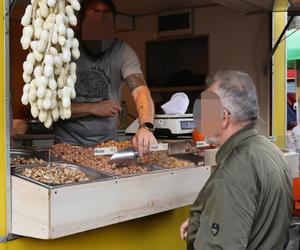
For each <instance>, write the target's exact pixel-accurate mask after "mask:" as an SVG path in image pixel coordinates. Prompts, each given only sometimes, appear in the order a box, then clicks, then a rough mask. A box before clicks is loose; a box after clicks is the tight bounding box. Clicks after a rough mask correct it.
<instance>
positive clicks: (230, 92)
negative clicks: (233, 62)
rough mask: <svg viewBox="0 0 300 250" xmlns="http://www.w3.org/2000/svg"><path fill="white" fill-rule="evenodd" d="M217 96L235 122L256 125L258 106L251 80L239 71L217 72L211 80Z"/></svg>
mask: <svg viewBox="0 0 300 250" xmlns="http://www.w3.org/2000/svg"><path fill="white" fill-rule="evenodd" d="M213 80H214V82H215V83H217V90H216V92H217V95H218V96H219V97H220V99H221V102H222V104H223V106H224V108H226V109H228V111H229V112H230V114H231V116H232V117H233V119H234V120H235V121H236V122H239V123H244V122H247V123H250V124H256V122H257V119H258V116H259V105H258V100H257V93H256V88H255V85H254V83H253V80H252V78H251V77H250V76H249V75H248V74H247V73H244V72H240V71H219V72H218V73H216V74H215V76H214V78H213Z"/></svg>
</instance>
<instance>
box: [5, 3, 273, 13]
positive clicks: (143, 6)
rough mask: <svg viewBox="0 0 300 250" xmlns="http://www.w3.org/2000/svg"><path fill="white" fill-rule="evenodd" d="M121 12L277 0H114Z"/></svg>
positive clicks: (250, 8)
mask: <svg viewBox="0 0 300 250" xmlns="http://www.w3.org/2000/svg"><path fill="white" fill-rule="evenodd" d="M10 1H11V2H13V1H15V2H16V3H17V4H21V5H26V4H28V3H29V2H30V0H10ZM114 2H115V3H116V5H117V8H118V10H119V11H120V12H122V13H126V14H129V15H134V16H139V15H147V14H152V13H156V12H163V11H168V10H174V9H182V8H190V7H201V6H207V5H212V4H219V5H223V6H226V7H230V8H232V9H235V10H237V11H240V12H243V13H245V14H247V13H253V12H259V11H264V10H268V11H272V9H273V6H274V2H275V0H263V1H262V0H185V1H182V0H164V1H161V0H152V1H149V0H114Z"/></svg>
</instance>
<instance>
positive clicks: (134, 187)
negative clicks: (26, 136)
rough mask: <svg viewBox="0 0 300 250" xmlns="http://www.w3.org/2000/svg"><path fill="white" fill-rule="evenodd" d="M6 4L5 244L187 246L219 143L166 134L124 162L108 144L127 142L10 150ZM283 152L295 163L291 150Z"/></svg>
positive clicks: (0, 22)
mask: <svg viewBox="0 0 300 250" xmlns="http://www.w3.org/2000/svg"><path fill="white" fill-rule="evenodd" d="M282 2H285V3H280V4H283V5H284V4H285V5H286V4H287V1H282ZM276 4H279V3H276ZM8 6H9V1H5V3H3V5H2V6H1V9H0V15H1V16H5V20H4V19H0V32H1V33H2V34H3V39H1V40H0V50H1V51H6V53H3V55H2V56H1V61H0V65H1V71H2V72H0V76H1V80H0V86H1V87H0V100H1V103H0V108H1V112H0V114H1V117H0V155H1V159H3V160H2V162H1V166H0V178H1V179H0V236H1V240H0V249H2V248H3V249H29V248H30V249H41V248H43V249H53V248H55V249H66V248H70V249H73V248H74V249H94V248H97V249H106V250H107V249H114V250H118V249H130V250H135V249H137V250H138V249H139V250H140V249H143V250H148V249H149V250H153V249H162V250H163V249H184V244H185V243H184V242H183V241H180V239H179V235H178V228H179V225H180V223H181V222H182V221H183V220H184V219H185V218H186V217H187V216H188V209H189V205H191V204H192V203H193V201H194V199H195V197H196V195H197V194H198V193H199V191H200V190H201V188H202V187H203V185H204V184H205V182H206V180H207V179H208V178H209V176H210V174H211V171H212V166H213V165H214V163H215V162H214V160H215V159H214V156H215V154H216V149H211V148H209V147H204V148H203V145H201V144H198V145H197V144H195V145H194V144H193V146H194V148H193V146H192V148H193V149H192V150H191V148H190V145H191V142H192V140H191V138H189V139H188V140H187V141H184V143H179V144H180V145H181V146H180V147H179V148H180V150H179V149H178V147H177V149H176V152H175V151H174V152H175V153H174V152H172V148H173V144H175V145H176V144H177V145H178V142H176V141H175V142H173V141H172V142H170V141H169V140H168V141H167V142H166V141H164V140H163V141H162V142H163V143H168V148H167V149H166V148H165V149H164V150H161V151H160V152H155V153H153V155H154V156H153V158H151V157H148V158H147V157H146V158H144V159H140V161H138V162H135V163H134V164H133V165H130V164H132V163H126V164H125V165H122V164H121V166H118V165H112V164H109V158H110V156H107V153H103V152H104V151H105V152H107V150H108V151H111V152H115V151H118V150H119V151H120V150H121V149H124V145H123V144H122V143H115V142H110V143H112V144H109V145H108V144H101V145H95V146H93V147H90V146H89V147H74V146H72V145H66V144H65V145H60V144H58V145H56V146H52V147H50V148H47V149H45V148H38V147H37V148H33V149H32V148H31V149H30V150H28V149H27V150H11V149H10V145H9V141H10V130H9V123H10V117H9V112H8V110H9V98H8V97H9V77H8V76H9V68H10V67H11V65H10V64H9V58H8V57H7V55H8V51H9V46H8V40H5V39H4V34H5V29H7V32H6V34H7V35H8V34H9V26H8V18H9V11H8ZM4 10H6V12H4ZM282 19H283V18H282ZM274 22H276V21H274ZM280 22H282V20H281V19H280ZM5 27H6V28H5ZM6 39H7V38H6ZM275 66H277V62H275ZM4 72H6V73H5V74H4ZM28 95H29V92H28ZM70 97H71V96H70ZM24 99H26V98H25V97H24ZM24 103H26V101H24ZM59 115H62V116H64V115H65V117H67V116H68V115H69V114H67V113H65V114H63V112H62V113H60V114H59ZM46 117H47V114H46ZM46 117H42V118H45V119H42V120H43V122H45V123H46V126H48V125H49V124H50V121H48V122H47V121H46V120H47V118H46ZM185 140H186V139H185ZM126 143H128V142H125V144H126ZM187 145H189V146H188V147H187ZM125 146H126V147H130V146H131V145H129V144H127V145H125ZM187 149H188V150H187ZM187 151H189V152H187ZM285 154H286V155H288V156H291V158H292V163H291V166H294V165H295V164H297V163H295V160H296V161H297V159H295V155H294V154H293V153H290V152H285ZM297 157H298V156H297V155H296V158H297ZM291 158H290V159H291ZM87 159H88V160H89V161H87ZM95 162H97V163H99V162H100V163H101V164H95ZM12 166H13V167H12ZM49 169H50V170H49ZM294 170H295V169H294V168H293V169H291V171H294ZM49 171H50V172H51V173H49ZM61 171H63V172H61ZM57 173H58V175H59V176H60V177H61V176H65V177H66V178H62V179H61V178H56V177H57V176H56V177H55V174H57ZM294 174H295V173H294ZM73 234H76V235H73ZM19 236H21V237H19ZM23 236H25V237H23ZM58 238H59V239H58ZM40 239H44V240H47V241H41V240H40ZM1 242H3V243H1Z"/></svg>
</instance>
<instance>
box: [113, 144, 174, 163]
mask: <svg viewBox="0 0 300 250" xmlns="http://www.w3.org/2000/svg"><path fill="white" fill-rule="evenodd" d="M168 147H169V146H168V144H167V143H159V144H153V145H151V146H150V148H149V152H155V151H168ZM139 157H140V155H139V153H138V152H137V151H136V149H135V148H132V147H131V148H127V149H125V150H122V151H119V152H116V153H114V154H113V155H112V157H111V158H110V160H109V161H108V163H109V164H113V163H116V164H126V163H128V162H136V161H137V159H138V158H139Z"/></svg>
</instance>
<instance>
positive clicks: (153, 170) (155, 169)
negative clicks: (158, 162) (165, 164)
mask: <svg viewBox="0 0 300 250" xmlns="http://www.w3.org/2000/svg"><path fill="white" fill-rule="evenodd" d="M134 164H136V165H138V166H140V167H143V168H147V169H148V172H146V173H135V174H116V173H111V172H107V173H109V174H114V175H115V176H116V177H117V178H126V177H131V176H138V175H145V174H151V173H153V172H156V171H163V170H164V169H163V168H161V167H159V166H155V165H151V164H143V163H134ZM124 167H126V165H124Z"/></svg>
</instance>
